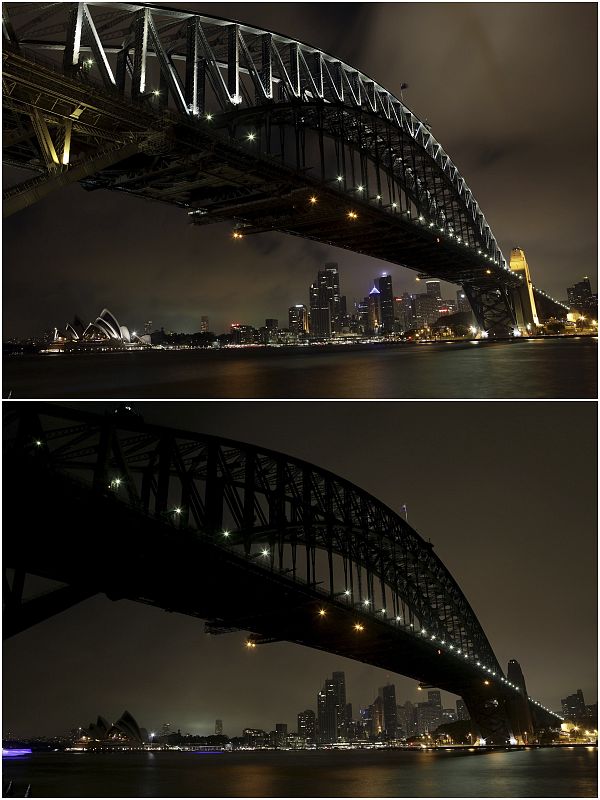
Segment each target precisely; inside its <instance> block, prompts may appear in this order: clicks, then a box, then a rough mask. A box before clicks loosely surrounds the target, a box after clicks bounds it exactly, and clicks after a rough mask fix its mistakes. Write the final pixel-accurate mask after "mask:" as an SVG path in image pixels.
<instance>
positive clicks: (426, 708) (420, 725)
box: [417, 702, 444, 736]
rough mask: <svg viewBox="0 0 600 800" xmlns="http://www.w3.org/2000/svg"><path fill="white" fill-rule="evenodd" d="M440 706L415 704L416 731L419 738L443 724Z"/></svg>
mask: <svg viewBox="0 0 600 800" xmlns="http://www.w3.org/2000/svg"><path fill="white" fill-rule="evenodd" d="M443 721H444V719H443V716H442V709H441V706H440V707H439V708H438V707H437V706H436V705H433V704H432V703H429V702H427V703H417V731H418V733H419V736H422V735H423V734H428V733H431V732H432V731H434V730H435V729H436V728H439V726H440V725H441V724H442V723H443Z"/></svg>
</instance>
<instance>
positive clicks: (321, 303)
mask: <svg viewBox="0 0 600 800" xmlns="http://www.w3.org/2000/svg"><path fill="white" fill-rule="evenodd" d="M309 295H310V322H309V330H310V335H311V336H312V337H313V338H329V337H330V336H331V311H330V308H329V303H328V301H327V296H326V292H325V290H324V288H323V286H321V285H320V283H319V282H318V281H317V283H313V284H311V287H310V290H309Z"/></svg>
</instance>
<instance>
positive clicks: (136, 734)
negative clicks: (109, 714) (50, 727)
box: [77, 711, 148, 749]
mask: <svg viewBox="0 0 600 800" xmlns="http://www.w3.org/2000/svg"><path fill="white" fill-rule="evenodd" d="M147 742H148V732H147V731H146V729H145V728H140V727H139V725H138V724H137V722H136V721H135V719H134V717H133V716H132V715H131V714H130V713H129V711H125V712H123V714H122V715H121V716H120V717H119V719H118V720H117V721H116V722H114V723H113V724H112V725H111V724H110V723H109V722H108V721H107V720H106V719H105V718H104V717H98V719H97V720H96V722H92V723H91V724H90V726H89V727H88V728H86V729H84V730H83V732H82V735H81V737H80V739H79V741H78V742H77V744H78V745H79V746H80V747H79V748H77V749H81V748H85V749H95V748H98V747H99V748H107V747H108V748H110V749H112V748H114V747H122V748H128V749H130V748H137V747H141V746H142V745H144V744H146V743H147Z"/></svg>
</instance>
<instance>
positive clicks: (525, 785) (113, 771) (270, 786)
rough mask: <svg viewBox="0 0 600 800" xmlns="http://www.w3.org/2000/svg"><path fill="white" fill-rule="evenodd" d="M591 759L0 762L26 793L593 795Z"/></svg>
mask: <svg viewBox="0 0 600 800" xmlns="http://www.w3.org/2000/svg"><path fill="white" fill-rule="evenodd" d="M596 762H597V749H596V748H593V747H584V748H568V749H562V748H556V749H541V750H525V751H513V752H506V751H498V752H489V753H469V752H467V751H463V752H460V753H457V752H447V751H435V752H407V751H401V750H396V751H394V750H383V751H356V750H346V751H338V752H335V751H331V750H329V751H295V752H290V751H287V752H276V751H273V752H268V751H267V752H238V753H222V754H208V755H200V754H195V753H185V752H177V753H175V752H168V753H161V752H157V753H123V754H109V753H105V754H96V755H94V754H91V753H43V754H42V753H40V754H35V755H33V756H30V757H28V758H23V759H18V760H17V759H12V760H9V759H4V765H3V766H4V782H5V783H6V781H7V780H10V779H11V778H12V779H13V780H15V781H17V782H18V784H19V787H20V786H23V785H24V784H25V785H26V784H27V783H31V789H32V794H33V796H34V797H596V796H597V779H596ZM21 796H23V795H22V793H21Z"/></svg>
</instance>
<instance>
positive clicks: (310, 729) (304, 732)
mask: <svg viewBox="0 0 600 800" xmlns="http://www.w3.org/2000/svg"><path fill="white" fill-rule="evenodd" d="M316 727H317V720H316V717H315V712H314V711H312V710H311V709H307V710H306V711H301V712H300V713H299V714H298V736H300V737H301V738H303V739H305V740H306V742H308V743H309V744H312V743H313V742H315V741H316Z"/></svg>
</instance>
